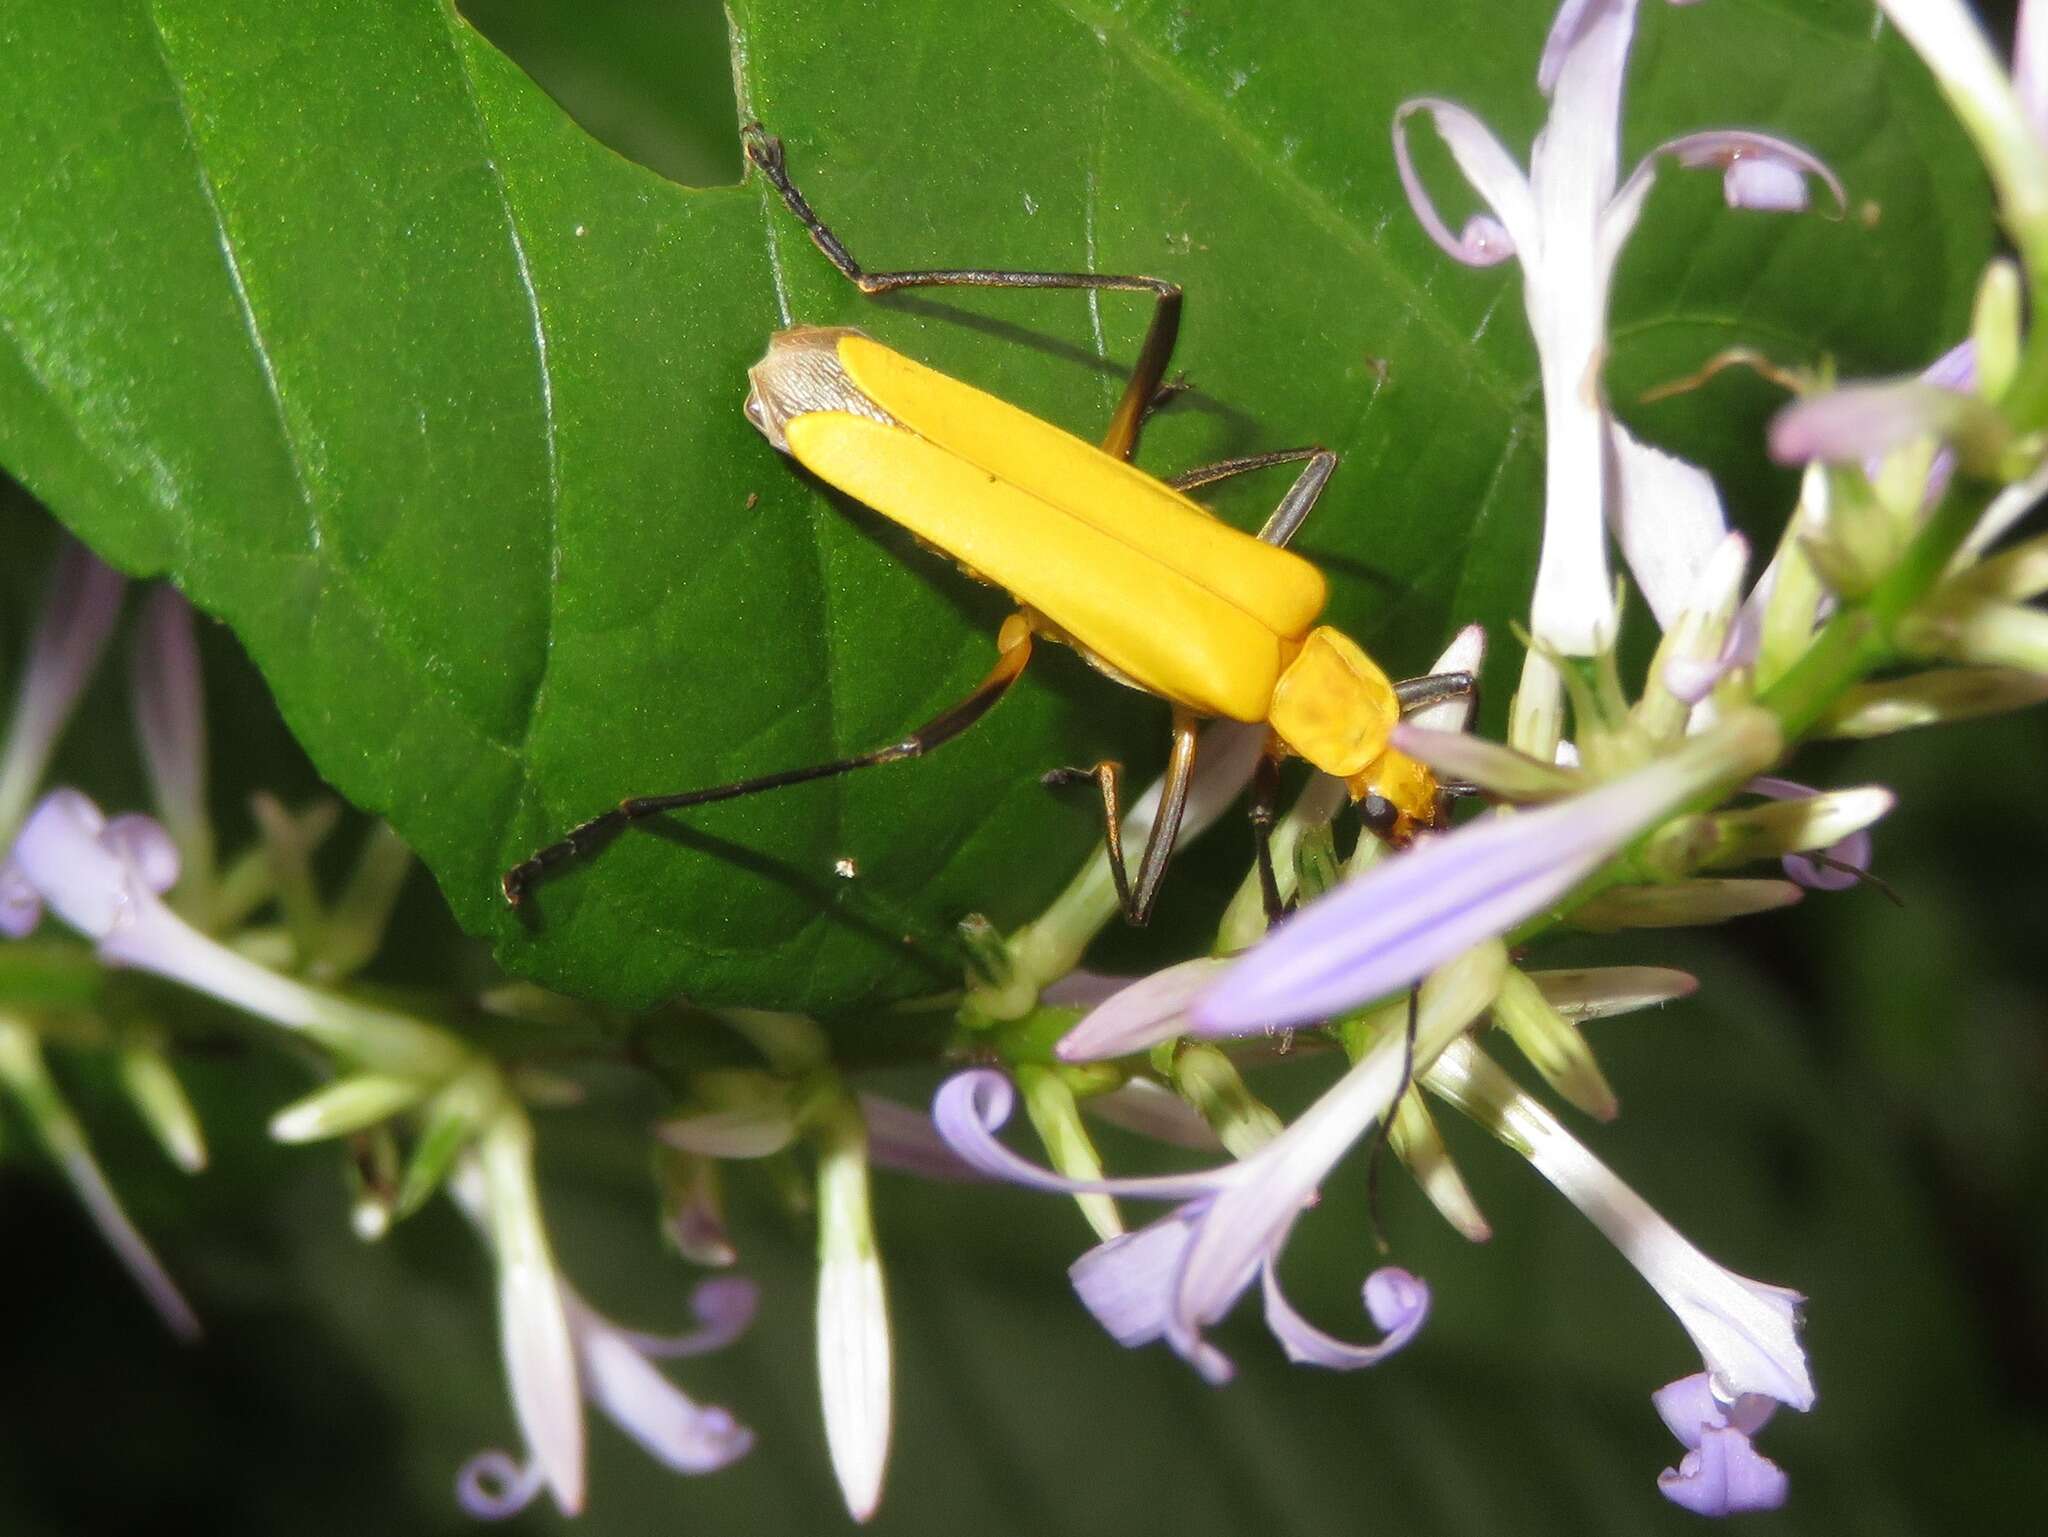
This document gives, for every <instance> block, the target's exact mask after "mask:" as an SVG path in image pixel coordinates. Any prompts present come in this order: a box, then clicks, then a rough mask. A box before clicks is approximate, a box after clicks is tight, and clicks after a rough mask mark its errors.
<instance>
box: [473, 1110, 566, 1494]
mask: <svg viewBox="0 0 2048 1537" xmlns="http://www.w3.org/2000/svg"><path fill="white" fill-rule="evenodd" d="M476 1164H477V1168H478V1170H479V1172H480V1175H481V1179H482V1186H483V1189H482V1195H483V1210H482V1218H483V1223H484V1226H485V1230H486V1231H487V1232H488V1233H489V1234H490V1238H491V1250H492V1252H493V1253H494V1254H495V1255H496V1256H497V1261H498V1327H499V1338H500V1342H501V1344H502V1345H503V1348H504V1352H505V1376H506V1378H507V1380H508V1381H509V1383H510V1385H511V1389H512V1407H513V1410H514V1411H515V1412H516V1413H517V1415H518V1416H519V1429H520V1433H521V1435H522V1436H523V1438H524V1439H525V1441H526V1444H527V1446H528V1448H529V1449H530V1450H531V1451H532V1453H533V1461H534V1465H535V1467H536V1468H537V1469H538V1470H539V1473H540V1477H541V1479H542V1481H543V1482H544V1483H545V1484H546V1485H547V1487H548V1489H549V1491H550V1492H551V1493H553V1495H554V1497H555V1504H556V1505H557V1506H558V1507H559V1508H560V1509H561V1511H562V1513H563V1514H564V1515H571V1516H573V1515H575V1514H576V1513H577V1512H578V1511H580V1510H582V1508H583V1396H582V1386H581V1383H580V1381H579V1378H578V1376H577V1370H576V1348H575V1345H574V1342H573V1341H572V1339H571V1336H570V1332H569V1318H568V1304H567V1302H566V1300H565V1299H564V1287H563V1283H562V1279H561V1277H560V1276H559V1275H558V1274H557V1273H556V1270H555V1259H554V1254H553V1252H552V1250H551V1249H550V1248H549V1246H548V1236H547V1229H546V1228H545V1227H544V1226H543V1225H542V1222H541V1215H540V1193H539V1191H538V1190H537V1189H535V1187H534V1181H533V1128H532V1126H531V1125H530V1124H529V1123H528V1121H527V1119H526V1114H525V1112H524V1111H522V1110H520V1109H519V1108H518V1107H517V1106H516V1105H510V1104H507V1105H504V1106H502V1107H501V1108H500V1109H499V1111H498V1113H497V1114H496V1115H495V1116H494V1117H493V1118H492V1119H491V1121H490V1123H489V1124H488V1125H487V1126H486V1127H485V1128H484V1131H483V1134H482V1135H481V1136H480V1137H479V1138H478V1139H477V1151H476Z"/></svg>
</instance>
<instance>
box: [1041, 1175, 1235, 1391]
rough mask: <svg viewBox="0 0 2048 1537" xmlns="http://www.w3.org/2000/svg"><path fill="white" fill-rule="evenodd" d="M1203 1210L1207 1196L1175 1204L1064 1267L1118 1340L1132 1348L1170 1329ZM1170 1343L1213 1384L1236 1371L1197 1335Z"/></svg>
mask: <svg viewBox="0 0 2048 1537" xmlns="http://www.w3.org/2000/svg"><path fill="white" fill-rule="evenodd" d="M1207 1210H1208V1203H1207V1202H1206V1201H1191V1202H1189V1203H1188V1204H1187V1205H1185V1206H1179V1207H1176V1208H1175V1209H1174V1210H1172V1211H1170V1212H1168V1213H1167V1214H1166V1215H1165V1216H1164V1217H1161V1218H1160V1219H1159V1220H1158V1221H1156V1222H1153V1223H1151V1224H1150V1225H1148V1226H1146V1227H1142V1228H1139V1229H1138V1230H1137V1231H1136V1232H1132V1233H1124V1234H1122V1235H1120V1236H1118V1237H1116V1238H1112V1239H1110V1240H1108V1241H1107V1242H1105V1243H1100V1244H1097V1245H1096V1246H1095V1247H1094V1248H1092V1249H1090V1250H1089V1251H1088V1252H1087V1253H1086V1254H1083V1255H1082V1256H1081V1257H1080V1258H1079V1259H1077V1260H1076V1261H1074V1263H1073V1264H1072V1265H1071V1266H1070V1267H1069V1268H1068V1271H1067V1274H1068V1276H1069V1278H1071V1279H1072V1281H1073V1283H1074V1293H1075V1295H1076V1296H1078V1297H1079V1298H1080V1299H1081V1302H1082V1305H1083V1306H1084V1307H1086V1308H1087V1309H1088V1311H1089V1312H1090V1313H1092V1314H1094V1315H1095V1321H1096V1322H1097V1323H1099V1324H1101V1325H1102V1327H1103V1328H1104V1329H1106V1330H1107V1331H1108V1332H1109V1335H1110V1337H1111V1338H1112V1339H1114V1340H1115V1341H1116V1342H1117V1343H1118V1344H1119V1345H1123V1346H1125V1347H1127V1348H1131V1349H1135V1348H1136V1347H1138V1346H1140V1345H1149V1344H1152V1343H1153V1342H1154V1341H1156V1340H1160V1339H1166V1338H1169V1337H1171V1336H1172V1335H1173V1333H1174V1295H1175V1291H1176V1289H1177V1285H1178V1282H1179V1278H1180V1274H1181V1271H1182V1269H1183V1267H1184V1266H1185V1264H1186V1262H1187V1253H1188V1248H1189V1246H1190V1244H1191V1242H1192V1241H1193V1237H1194V1234H1195V1232H1196V1231H1197V1230H1198V1229H1199V1226H1200V1224H1201V1222H1202V1220H1203V1219H1204V1217H1205V1216H1206V1214H1207ZM1245 1279H1246V1281H1247V1283H1248V1282H1249V1280H1250V1277H1249V1276H1247V1277H1246V1278H1245ZM1240 1289H1242V1288H1240ZM1174 1348H1175V1349H1177V1350H1179V1351H1180V1353H1181V1354H1182V1355H1183V1356H1184V1357H1185V1358H1186V1360H1187V1362H1188V1364H1189V1365H1190V1366H1192V1367H1194V1369H1195V1370H1196V1371H1197V1372H1198V1373H1199V1374H1200V1375H1201V1377H1202V1380H1203V1381H1205V1382H1207V1383H1208V1384H1209V1385H1210V1386H1212V1387H1219V1386H1221V1385H1222V1384H1223V1383H1226V1382H1228V1381H1229V1380H1230V1378H1231V1376H1232V1374H1233V1372H1234V1371H1235V1368H1234V1367H1233V1366H1232V1365H1231V1362H1230V1358H1229V1357H1228V1356H1226V1355H1224V1354H1223V1352H1222V1351H1220V1350H1218V1349H1217V1348H1216V1347H1215V1346H1213V1345H1211V1344H1209V1343H1208V1342H1207V1341H1206V1340H1203V1339H1201V1338H1200V1337H1199V1336H1196V1337H1194V1338H1191V1339H1188V1340H1185V1341H1179V1342H1176V1344H1175V1347H1174Z"/></svg>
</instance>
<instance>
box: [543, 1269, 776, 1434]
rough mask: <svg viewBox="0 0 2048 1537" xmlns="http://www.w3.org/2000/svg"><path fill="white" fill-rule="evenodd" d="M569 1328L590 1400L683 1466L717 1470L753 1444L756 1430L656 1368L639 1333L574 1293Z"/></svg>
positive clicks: (568, 1297)
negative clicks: (621, 1326)
mask: <svg viewBox="0 0 2048 1537" xmlns="http://www.w3.org/2000/svg"><path fill="white" fill-rule="evenodd" d="M564 1300H565V1302H566V1303H567V1304H568V1316H569V1327H570V1330H571V1332H572V1334H573V1335H574V1336H575V1340H576V1348H577V1356H578V1360H579V1363H580V1364H581V1367H582V1371H583V1384H584V1388H585V1391H587V1392H588V1393H589V1394H590V1401H591V1402H592V1403H594V1404H596V1405H597V1406H598V1408H600V1409H602V1410H603V1411H604V1412H605V1413H606V1414H607V1415H609V1416H610V1417H611V1419H612V1420H613V1422H614V1423H616V1424H617V1425H618V1427H619V1428H620V1429H621V1430H623V1431H625V1432H626V1433H627V1434H628V1435H630V1436H631V1437H632V1438H633V1439H634V1440H635V1441H638V1442H639V1443H640V1444H641V1446H643V1447H645V1448H646V1449H647V1451H648V1453H649V1454H650V1455H652V1456H653V1457H654V1458H655V1460H656V1461H658V1462H660V1463H661V1464H662V1465H663V1466H665V1467H670V1468H674V1469H675V1470H676V1471H677V1472H678V1473H715V1472H717V1471H718V1469H720V1468H722V1467H725V1466H726V1465H727V1464H729V1463H732V1462H735V1461H737V1460H738V1459H739V1458H741V1457H744V1456H745V1455H746V1454H747V1453H748V1452H749V1451H751V1450H752V1449H753V1445H754V1433H753V1432H752V1431H751V1430H749V1429H748V1428H747V1427H746V1426H744V1425H742V1424H740V1423H739V1421H738V1420H736V1419H734V1418H733V1416H732V1414H731V1413H730V1412H729V1411H728V1410H725V1409H722V1408H719V1407H717V1406H716V1405H704V1404H699V1403H697V1402H696V1401H695V1400H693V1399H692V1398H691V1397H690V1396H689V1395H688V1394H687V1393H685V1392H683V1390H682V1389H681V1388H678V1387H677V1386H676V1385H675V1384H674V1383H673V1382H670V1381H669V1380H668V1378H666V1377H664V1376H663V1375H662V1374H661V1373H660V1372H659V1371H657V1370H656V1369H655V1367H654V1366H653V1364H652V1363H651V1362H650V1361H649V1360H648V1359H647V1356H646V1354H645V1353H644V1352H643V1351H642V1350H641V1349H640V1348H639V1337H638V1336H636V1335H632V1334H629V1333H628V1332H627V1331H625V1330H622V1329H619V1328H617V1327H616V1326H614V1325H613V1324H612V1323H610V1322H609V1321H608V1320H607V1319H605V1318H603V1317H602V1316H601V1315H599V1314H598V1313H597V1312H596V1311H595V1310H594V1309H593V1308H591V1306H590V1305H589V1304H588V1303H586V1302H584V1301H583V1299H582V1298H580V1297H577V1296H576V1295H575V1294H574V1293H573V1292H570V1293H567V1294H566V1295H565V1298H564Z"/></svg>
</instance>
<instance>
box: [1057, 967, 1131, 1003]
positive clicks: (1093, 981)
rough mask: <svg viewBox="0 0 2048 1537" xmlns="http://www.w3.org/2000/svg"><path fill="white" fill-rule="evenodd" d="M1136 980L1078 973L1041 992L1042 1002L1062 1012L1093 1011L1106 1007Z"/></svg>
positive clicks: (1095, 972) (1090, 972) (1070, 974)
mask: <svg viewBox="0 0 2048 1537" xmlns="http://www.w3.org/2000/svg"><path fill="white" fill-rule="evenodd" d="M1137 980H1138V978H1136V977H1122V976H1112V975H1110V974H1109V973H1107V972H1102V971H1088V970H1086V969H1078V970H1074V971H1070V972H1068V973H1067V974H1066V975H1065V976H1063V977H1061V978H1060V979H1059V980H1058V981H1057V982H1048V983H1047V984H1046V985H1045V986H1044V987H1043V988H1041V989H1040V990H1039V994H1038V1001H1039V1002H1040V1003H1043V1004H1048V1005H1050V1006H1051V1007H1053V1008H1059V1009H1092V1008H1094V1007H1095V1006H1096V1005H1097V1004H1099V1003H1105V1002H1107V1001H1108V1000H1109V999H1111V998H1114V997H1115V996H1116V995H1117V994H1118V993H1120V992H1122V991H1123V990H1124V989H1125V988H1127V987H1129V986H1130V985H1131V984H1132V983H1133V982H1136V981H1137Z"/></svg>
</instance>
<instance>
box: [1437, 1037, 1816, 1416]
mask: <svg viewBox="0 0 2048 1537" xmlns="http://www.w3.org/2000/svg"><path fill="white" fill-rule="evenodd" d="M1429 1086H1430V1088H1431V1089H1433V1090H1437V1091H1439V1092H1441V1093H1443V1094H1444V1095H1445V1097H1446V1098H1448V1099H1450V1100H1451V1101H1452V1102H1453V1103H1455V1104H1456V1105H1457V1106H1458V1107H1459V1108H1460V1109H1461V1110H1463V1111H1465V1112H1466V1113H1467V1114H1468V1115H1471V1116H1472V1117H1473V1118H1474V1119H1476V1120H1478V1121H1479V1122H1480V1123H1481V1124H1483V1125H1485V1126H1486V1127H1487V1128H1488V1129H1489V1130H1490V1131H1492V1132H1493V1133H1494V1134H1495V1135H1496V1136H1498V1137H1501V1138H1502V1139H1503V1140H1504V1141H1506V1142H1507V1143H1508V1144H1509V1145H1510V1146H1512V1147H1514V1148H1515V1149H1516V1150H1517V1151H1519V1152H1520V1153H1521V1154H1522V1156H1523V1157H1525V1158H1527V1159H1528V1160H1529V1162H1530V1164H1531V1165H1532V1166H1533V1167H1534V1168H1535V1170H1536V1172H1537V1173H1539V1174H1541V1175H1542V1176H1543V1177H1544V1178H1545V1179H1547V1180H1549V1181H1550V1183H1551V1184H1552V1185H1554V1186H1556V1187H1557V1189H1558V1191H1559V1192H1560V1193H1561V1194H1563V1195H1564V1197H1565V1198H1566V1199H1567V1200H1569V1201H1570V1202H1571V1203H1572V1204H1573V1205H1574V1206H1576V1207H1578V1208H1579V1210H1580V1211H1581V1212H1583V1213H1584V1214H1585V1216H1586V1217H1587V1219H1588V1220H1589V1221H1591V1222H1592V1224H1593V1225H1594V1226H1595V1227H1597V1228H1599V1229H1600V1231H1601V1232H1602V1233H1604V1234H1605V1235H1606V1236H1607V1238H1608V1239H1609V1241H1610V1242H1612V1243H1613V1244H1614V1246H1615V1247H1616V1248H1617V1249H1619V1250H1620V1251H1621V1254H1622V1257H1623V1258H1624V1259H1626V1260H1627V1261H1628V1262H1629V1263H1630V1264H1631V1265H1633V1266H1635V1268H1636V1269H1637V1270H1638V1271H1640V1272H1641V1273H1642V1277H1643V1279H1644V1280H1645V1281H1648V1282H1649V1283H1650V1285H1651V1287H1652V1288H1653V1289H1654V1290H1655V1291H1656V1293H1657V1295H1658V1296H1660V1297H1662V1298H1663V1299H1664V1302H1665V1305H1666V1306H1668V1307H1669V1308H1670V1309H1671V1311H1672V1312H1673V1313H1674V1314H1676V1315H1677V1317H1678V1322H1679V1324H1680V1325H1681V1326H1682V1327H1683V1328H1684V1329H1685V1332H1686V1333H1687V1334H1689V1335H1691V1336H1692V1341H1693V1343H1694V1344H1695V1345H1696V1346H1698V1347H1699V1351H1700V1356H1701V1359H1702V1360H1704V1361H1705V1362H1706V1365H1707V1370H1708V1371H1709V1372H1710V1373H1711V1374H1712V1376H1713V1386H1714V1390H1715V1391H1716V1392H1717V1393H1719V1394H1720V1395H1721V1396H1722V1397H1723V1398H1725V1399H1735V1398H1739V1397H1740V1396H1742V1395H1743V1394H1746V1393H1761V1394H1764V1395H1766V1396H1768V1397H1770V1398H1775V1399H1776V1400H1778V1402H1780V1403H1783V1404H1789V1405H1790V1406H1791V1407H1793V1408H1794V1409H1800V1410H1805V1409H1810V1408H1812V1407H1813V1402H1814V1391H1813V1379H1812V1377H1811V1376H1810V1375H1809V1374H1808V1371H1807V1365H1806V1352H1805V1351H1804V1350H1802V1349H1801V1348H1800V1345H1799V1337H1798V1328H1799V1304H1800V1302H1801V1300H1802V1299H1801V1297H1800V1295H1799V1293H1797V1292H1795V1291H1791V1290H1789V1289H1787V1288H1785V1287H1782V1286H1770V1285H1766V1284H1765V1283H1764V1282H1761V1281H1752V1280H1750V1279H1749V1278H1748V1277H1746V1276H1739V1275H1737V1274H1735V1273H1734V1272H1733V1271H1731V1270H1725V1269H1723V1268H1722V1267H1721V1266H1719V1265H1717V1264H1715V1263H1714V1262H1713V1261H1712V1260H1710V1259H1708V1258H1707V1257H1706V1255H1704V1254H1702V1253H1701V1252H1700V1251H1699V1250H1698V1249H1696V1248H1694V1247H1693V1246H1692V1245H1691V1244H1690V1243H1688V1242H1687V1241H1686V1240H1685V1238H1684V1236H1683V1235H1681V1234H1680V1233H1679V1232H1678V1231H1677V1230H1676V1229H1675V1228H1673V1227H1672V1226H1671V1224H1670V1223H1668V1222H1666V1221H1665V1220H1664V1219H1663V1218H1662V1217H1660V1216H1659V1215H1658V1214H1657V1213H1656V1211H1655V1210H1654V1209H1652V1207H1651V1206H1650V1204H1649V1203H1648V1202H1647V1201H1645V1200H1644V1199H1643V1198H1642V1197H1641V1196H1639V1195H1637V1194H1636V1192H1635V1191H1633V1190H1632V1189H1630V1188H1629V1187H1628V1186H1627V1185H1626V1184H1624V1183H1623V1182H1622V1180H1621V1179H1620V1177H1619V1176H1617V1175H1616V1174H1615V1173H1614V1171H1613V1170H1611V1169H1609V1168H1608V1167H1607V1166H1606V1165H1605V1164H1603V1163H1601V1162H1600V1160H1599V1159H1597V1158H1595V1157H1594V1156H1593V1155H1592V1154H1591V1153H1589V1152H1588V1151H1586V1149H1585V1147H1584V1146H1583V1145H1582V1144H1581V1143H1580V1142H1579V1141H1578V1139H1577V1138H1575V1137H1573V1136H1572V1135H1571V1133H1570V1132H1568V1131H1566V1130H1565V1129H1564V1127H1563V1126H1562V1125H1561V1124H1559V1122H1558V1120H1557V1117H1556V1116H1554V1115H1552V1114H1551V1113H1550V1111H1549V1110H1548V1109H1547V1108H1545V1107H1544V1106H1543V1104H1542V1103H1541V1102H1540V1101H1538V1100H1536V1099H1534V1098H1533V1097H1532V1096H1530V1095H1528V1094H1526V1093H1524V1092H1523V1091H1522V1089H1521V1088H1520V1087H1519V1086H1518V1085H1517V1084H1516V1083H1515V1082H1514V1080H1512V1079H1511V1078H1509V1077H1508V1076H1507V1074H1505V1073H1504V1072H1502V1071H1501V1070H1500V1069H1499V1068H1498V1067H1496V1066H1495V1065H1494V1064H1493V1063H1492V1062H1491V1061H1490V1060H1488V1059H1487V1057H1486V1056H1485V1055H1484V1053H1482V1052H1481V1051H1479V1049H1478V1048H1477V1047H1475V1046H1473V1045H1472V1044H1471V1043H1470V1042H1469V1041H1461V1042H1457V1043H1455V1044H1454V1045H1452V1046H1451V1047H1450V1049H1449V1050H1447V1051H1446V1052H1445V1053H1444V1054H1443V1056H1442V1057H1441V1058H1440V1059H1439V1060H1438V1062H1437V1066H1436V1070H1435V1072H1433V1073H1432V1074H1431V1075H1430V1080H1429Z"/></svg>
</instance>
